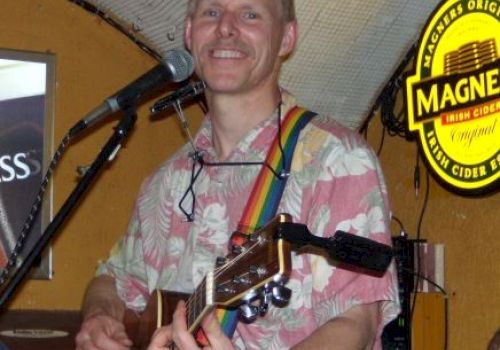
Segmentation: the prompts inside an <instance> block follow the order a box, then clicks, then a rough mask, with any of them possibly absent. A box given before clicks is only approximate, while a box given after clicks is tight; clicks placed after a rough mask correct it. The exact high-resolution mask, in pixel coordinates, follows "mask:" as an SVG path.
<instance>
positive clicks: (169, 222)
mask: <svg viewBox="0 0 500 350" xmlns="http://www.w3.org/2000/svg"><path fill="white" fill-rule="evenodd" d="M295 105H296V103H295V99H294V98H293V97H292V96H291V95H289V94H288V93H286V92H283V108H282V109H283V114H282V115H286V114H285V113H286V112H287V111H288V110H289V109H290V108H292V107H293V106H295ZM277 131H278V127H277V115H276V113H275V114H274V116H270V118H268V119H267V120H266V121H264V122H262V123H260V124H259V125H257V126H256V127H255V128H254V129H253V130H251V131H250V132H249V133H248V134H247V135H246V137H244V138H243V139H242V140H241V141H240V142H239V144H238V145H237V147H236V148H235V149H234V150H233V152H232V154H231V155H230V157H229V159H227V161H230V162H259V161H260V162H261V161H263V160H264V159H265V158H266V154H267V150H268V148H269V147H270V144H271V142H272V140H273V138H274V137H275V135H276V133H277ZM211 140H212V138H211V125H210V117H209V116H207V117H206V120H205V122H204V123H203V125H202V126H201V128H200V130H199V132H198V133H197V135H196V137H195V139H194V144H195V147H196V148H197V149H198V150H202V151H203V154H204V159H205V160H206V161H213V162H215V161H217V158H216V154H215V151H214V148H213V145H212V141H211ZM191 152H192V146H191V145H190V144H187V145H186V146H185V147H183V148H182V149H180V150H179V151H178V152H177V153H176V154H175V155H174V156H173V157H172V158H171V159H170V160H168V161H167V162H165V163H164V164H163V165H162V166H161V167H160V168H159V169H158V170H157V171H156V172H155V173H154V174H153V175H151V176H150V177H149V178H147V179H146V180H145V182H144V183H143V185H142V187H141V190H140V193H139V196H138V199H137V202H136V205H135V209H134V212H133V215H132V218H131V221H130V225H129V228H128V231H127V233H126V235H125V236H124V237H123V238H122V239H121V240H120V241H119V242H118V243H117V244H116V246H115V247H114V248H113V250H112V252H111V256H110V258H109V259H108V260H107V261H106V262H104V263H101V264H100V266H99V268H98V274H109V275H112V276H113V277H115V279H116V284H117V289H118V293H119V295H120V297H121V298H122V299H123V300H124V301H125V302H126V304H127V306H128V307H129V308H133V309H137V310H140V309H142V308H143V307H144V306H145V303H146V301H147V297H148V295H149V294H150V293H151V292H152V291H153V290H154V289H157V288H160V289H165V290H172V291H180V292H192V291H193V290H194V288H195V286H196V285H197V284H198V283H200V281H201V280H202V279H203V277H204V276H205V275H206V273H207V272H208V271H210V270H212V269H213V268H214V262H215V261H216V258H217V257H219V256H224V255H226V254H227V253H228V251H227V247H228V240H229V238H230V236H231V233H232V232H233V231H234V230H235V229H236V228H237V225H238V222H239V220H240V218H241V215H242V211H243V209H244V207H245V204H246V201H247V199H248V197H249V194H250V192H251V190H252V187H253V183H254V181H255V178H256V176H257V174H258V173H259V170H260V167H259V166H210V167H209V166H205V167H203V169H202V170H201V172H200V174H199V176H198V177H197V179H196V181H195V183H194V186H193V192H194V194H195V196H194V198H195V202H194V221H192V222H188V221H187V220H186V215H185V214H184V213H183V212H182V211H181V209H180V207H179V203H180V202H181V199H182V197H183V196H184V194H185V193H186V191H187V190H188V188H189V186H190V179H191V176H192V167H193V160H192V159H191V158H190V157H189V154H190V153H191ZM196 170H197V169H195V172H196ZM192 204H193V202H192V196H190V195H188V196H186V198H185V199H184V201H183V202H182V207H183V208H184V209H185V210H186V211H188V212H189V211H190V208H191V205H192ZM278 212H284V213H289V214H290V215H291V216H292V218H293V221H294V222H300V223H304V224H306V225H307V226H308V228H309V230H310V231H311V232H313V233H314V234H315V235H318V236H324V237H327V236H331V235H333V233H334V232H335V231H336V230H344V231H347V232H350V233H353V234H356V235H360V236H363V237H367V238H370V239H372V240H376V241H379V242H382V243H386V244H390V241H391V237H390V232H389V228H388V227H389V226H388V225H389V214H388V201H387V194H386V186H385V184H384V180H383V177H382V174H381V171H380V168H379V164H378V162H377V159H376V157H375V155H374V154H373V152H372V151H371V150H370V149H369V148H368V147H367V145H366V144H365V142H364V140H363V139H362V138H360V137H359V135H357V134H355V133H353V132H352V131H351V130H349V129H346V128H344V127H342V126H340V125H339V124H338V123H337V122H335V121H334V120H333V119H332V118H328V117H324V116H316V117H315V118H313V120H312V121H311V122H309V124H308V125H306V127H305V128H304V129H303V130H302V132H301V134H300V136H299V140H298V143H297V146H296V149H295V153H294V157H293V161H292V169H291V175H290V177H289V179H288V182H287V185H286V187H285V190H284V193H283V197H282V200H281V204H280V207H279V209H278ZM286 286H287V287H288V288H290V289H291V290H292V297H291V300H290V302H289V304H288V305H287V306H286V307H275V306H272V305H271V306H270V308H269V310H268V312H267V314H266V315H265V316H264V317H260V318H258V319H257V320H256V321H255V322H253V323H251V324H246V323H243V322H240V323H239V324H238V327H237V329H236V333H235V335H234V338H233V342H234V344H235V346H236V347H237V348H239V349H287V348H290V347H292V346H293V345H295V344H297V343H298V342H300V341H301V340H302V339H304V338H306V337H307V336H308V335H310V334H311V333H312V332H313V331H314V330H315V329H317V328H318V327H320V326H321V325H322V324H324V323H325V322H327V321H328V320H330V319H332V318H334V317H335V316H337V315H340V314H341V313H343V312H345V311H346V310H348V309H349V308H351V307H353V306H355V305H359V304H366V303H372V302H376V301H381V306H382V307H381V309H382V312H381V318H380V320H379V335H380V334H381V332H382V329H383V326H384V325H385V324H386V323H388V322H389V321H390V320H391V319H393V318H394V317H396V315H397V314H398V312H399V301H398V292H397V284H396V274H395V269H394V266H393V265H391V267H390V268H389V270H388V271H387V272H386V273H385V275H384V276H382V277H373V276H369V275H365V274H359V273H355V272H352V271H348V270H345V269H341V268H337V267H335V266H334V264H332V263H331V262H330V261H328V260H327V259H326V258H324V257H323V256H321V255H312V254H306V253H301V254H298V253H294V252H292V272H291V275H290V279H289V281H288V282H287V284H286ZM375 348H376V349H380V348H381V344H380V340H379V341H378V342H377V344H376V346H375Z"/></svg>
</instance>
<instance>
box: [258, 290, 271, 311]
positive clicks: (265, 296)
mask: <svg viewBox="0 0 500 350" xmlns="http://www.w3.org/2000/svg"><path fill="white" fill-rule="evenodd" d="M270 299H271V292H270V287H269V286H267V285H266V286H265V287H264V291H263V293H261V294H260V304H259V314H260V315H261V316H264V315H265V314H266V313H267V310H269V300H270Z"/></svg>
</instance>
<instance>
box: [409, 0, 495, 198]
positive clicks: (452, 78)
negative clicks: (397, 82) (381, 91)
mask: <svg viewBox="0 0 500 350" xmlns="http://www.w3.org/2000/svg"><path fill="white" fill-rule="evenodd" d="M414 64H415V70H414V72H413V73H414V74H412V75H410V76H408V77H407V79H406V92H405V96H406V104H407V112H408V123H409V129H410V130H411V131H414V132H416V133H418V136H419V142H420V146H421V149H422V151H423V153H424V154H425V158H426V160H427V163H428V164H429V165H430V167H431V168H432V170H433V171H434V173H435V174H436V175H437V176H438V178H439V179H440V180H442V181H444V182H445V183H446V185H447V186H446V187H448V188H451V189H452V190H455V191H456V192H459V193H462V194H470V195H476V194H484V193H486V192H490V191H493V190H496V189H498V187H499V186H498V185H499V183H500V180H499V177H500V0H497V1H494V0H467V1H465V0H447V1H444V2H443V3H441V5H440V6H439V7H438V8H437V9H436V11H435V12H434V15H433V16H432V17H431V18H430V19H429V21H428V23H427V25H426V28H425V30H424V31H423V34H422V37H421V39H420V46H419V49H418V55H417V57H416V58H415V63H414Z"/></svg>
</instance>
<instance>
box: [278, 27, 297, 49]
mask: <svg viewBox="0 0 500 350" xmlns="http://www.w3.org/2000/svg"><path fill="white" fill-rule="evenodd" d="M297 31H298V30H297V21H291V22H288V23H287V24H285V28H284V31H283V38H282V39H281V47H280V52H279V55H280V56H287V55H289V54H290V53H292V51H293V50H294V49H295V45H296V43H297Z"/></svg>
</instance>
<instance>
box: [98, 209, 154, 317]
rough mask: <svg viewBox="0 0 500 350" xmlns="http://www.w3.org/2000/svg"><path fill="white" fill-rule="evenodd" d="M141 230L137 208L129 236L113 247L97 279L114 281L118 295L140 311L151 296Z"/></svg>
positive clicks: (127, 234) (128, 304)
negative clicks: (105, 276) (103, 278)
mask: <svg viewBox="0 0 500 350" xmlns="http://www.w3.org/2000/svg"><path fill="white" fill-rule="evenodd" d="M140 227H141V225H140V219H139V214H138V205H137V204H136V205H135V208H134V212H133V214H132V217H131V219H130V222H129V225H128V229H127V232H126V234H125V235H124V236H123V237H122V238H120V239H119V240H118V241H117V243H116V244H115V245H114V246H113V248H112V249H111V252H110V255H109V258H108V259H107V260H106V261H104V262H100V263H99V264H98V267H97V272H96V275H97V276H99V275H109V276H112V277H114V278H115V281H116V288H117V292H118V295H119V296H120V298H121V299H122V300H123V301H124V302H125V304H126V305H127V307H128V308H130V309H133V310H136V311H138V310H142V309H143V308H144V306H145V305H146V300H147V297H148V295H149V291H148V287H147V281H146V276H147V274H146V267H145V263H144V258H143V250H142V235H141V230H140Z"/></svg>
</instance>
